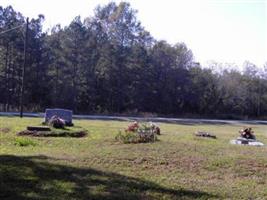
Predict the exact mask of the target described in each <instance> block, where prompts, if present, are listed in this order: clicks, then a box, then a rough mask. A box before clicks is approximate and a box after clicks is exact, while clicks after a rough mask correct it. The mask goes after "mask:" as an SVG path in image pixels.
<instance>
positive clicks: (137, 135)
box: [116, 122, 160, 143]
mask: <svg viewBox="0 0 267 200" xmlns="http://www.w3.org/2000/svg"><path fill="white" fill-rule="evenodd" d="M157 135H160V128H159V127H158V126H157V125H156V124H154V123H152V122H150V123H138V122H133V123H131V124H129V126H128V127H127V128H126V129H125V130H124V132H122V131H120V132H119V133H118V134H117V136H116V140H118V141H121V142H123V143H145V142H154V141H156V140H157Z"/></svg>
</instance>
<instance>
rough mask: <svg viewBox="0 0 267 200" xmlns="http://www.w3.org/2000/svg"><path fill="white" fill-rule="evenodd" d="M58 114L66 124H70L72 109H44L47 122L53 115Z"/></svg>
mask: <svg viewBox="0 0 267 200" xmlns="http://www.w3.org/2000/svg"><path fill="white" fill-rule="evenodd" d="M55 115H56V116H58V117H60V118H61V119H63V120H64V121H65V122H66V125H72V110H67V109H60V108H55V109H46V110H45V123H48V122H49V120H50V119H51V118H52V117H53V116H55Z"/></svg>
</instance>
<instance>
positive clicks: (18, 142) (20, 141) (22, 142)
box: [14, 138, 36, 147]
mask: <svg viewBox="0 0 267 200" xmlns="http://www.w3.org/2000/svg"><path fill="white" fill-rule="evenodd" d="M14 144H15V145H17V146H21V147H26V146H36V143H35V142H34V141H32V140H30V139H29V138H16V139H15V142H14Z"/></svg>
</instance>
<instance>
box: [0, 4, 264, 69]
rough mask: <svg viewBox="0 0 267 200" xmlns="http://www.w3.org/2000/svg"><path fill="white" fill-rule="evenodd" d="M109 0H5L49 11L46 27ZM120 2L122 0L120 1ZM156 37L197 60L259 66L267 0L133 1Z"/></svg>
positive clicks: (33, 12) (31, 12)
mask: <svg viewBox="0 0 267 200" xmlns="http://www.w3.org/2000/svg"><path fill="white" fill-rule="evenodd" d="M108 2H109V0H1V1H0V5H1V6H7V5H12V6H13V7H14V8H15V9H16V10H17V11H20V12H21V13H22V14H23V15H25V16H28V17H37V15H38V14H40V13H41V14H44V15H45V17H46V21H45V24H44V27H45V29H47V28H50V27H52V26H53V25H55V24H58V23H60V24H62V25H68V24H69V23H70V21H71V20H72V19H73V18H74V17H75V16H77V15H81V17H82V18H84V17H87V16H91V15H93V10H94V8H95V7H96V6H97V5H98V4H106V3H108ZM115 2H120V0H115ZM128 2H130V4H131V6H132V7H133V8H134V9H136V10H138V14H137V17H138V19H139V20H140V21H141V23H142V25H143V26H144V27H145V28H146V30H148V31H149V32H150V33H151V35H152V36H154V37H155V38H156V39H164V40H166V41H168V42H169V43H171V44H175V43H177V42H185V43H186V44H187V46H188V47H189V48H190V49H192V51H193V53H194V55H195V59H196V61H200V62H201V63H203V64H204V63H206V62H207V61H210V60H215V61H218V62H229V63H233V62H235V63H237V64H239V65H240V64H242V63H243V62H244V61H245V60H249V61H251V62H253V63H255V64H257V65H258V66H262V65H263V63H264V62H267V0H128Z"/></svg>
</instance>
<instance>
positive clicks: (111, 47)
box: [0, 2, 267, 118]
mask: <svg viewBox="0 0 267 200" xmlns="http://www.w3.org/2000/svg"><path fill="white" fill-rule="evenodd" d="M136 14H137V11H136V10H134V9H132V8H131V6H130V4H129V3H125V2H121V3H119V4H116V3H114V2H111V3H109V4H107V5H104V6H98V7H97V8H96V9H95V12H94V15H93V16H90V17H88V18H86V19H84V20H83V21H82V20H81V18H80V17H79V16H78V17H75V18H74V19H73V21H72V22H71V23H70V24H69V25H68V26H65V27H61V26H60V25H56V26H54V27H53V28H52V29H51V30H50V31H49V32H44V31H43V29H42V23H43V21H44V19H45V17H44V16H43V15H39V16H38V17H37V18H35V19H31V20H30V23H29V31H28V47H27V56H26V57H27V60H26V72H25V74H26V76H25V105H24V106H25V110H28V111H43V110H44V109H45V108H48V107H60V108H68V109H72V110H74V112H75V113H132V114H133V113H157V114H159V115H173V116H178V115H180V116H181V115H183V116H189V115H206V116H217V117H228V118H229V117H244V116H248V117H262V116H264V115H266V112H267V64H266V65H265V66H260V67H259V66H258V67H257V66H256V65H254V64H253V63H250V62H245V63H244V71H242V72H241V71H239V70H237V68H236V67H235V66H234V65H233V64H229V65H228V66H227V67H225V66H224V67H221V65H222V64H220V63H216V62H214V63H211V64H210V66H209V67H205V68H204V67H202V66H201V64H200V63H197V62H196V61H195V59H194V56H193V53H192V52H191V50H190V49H189V48H188V47H187V46H186V44H184V43H177V44H175V45H171V44H169V43H167V42H166V41H162V40H156V39H155V38H153V37H152V36H151V35H150V33H149V32H148V31H146V30H145V29H144V27H143V26H142V24H141V23H140V21H139V20H138V19H137V15H136ZM25 21H26V19H25V17H24V16H23V15H22V14H21V13H20V12H18V11H15V10H14V9H13V8H12V7H11V6H8V7H5V8H4V7H1V6H0V95H1V98H0V110H1V111H15V110H18V107H19V97H20V92H19V91H20V88H21V78H22V65H23V50H24V39H25V37H26V36H25V32H24V28H25V27H24V24H25ZM20 25H21V28H18V29H15V30H13V31H10V32H8V33H4V32H5V31H6V30H10V29H12V28H13V27H17V26H20Z"/></svg>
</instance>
